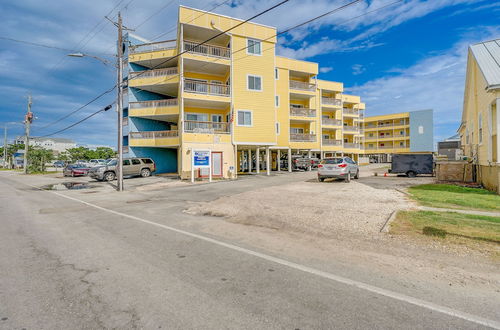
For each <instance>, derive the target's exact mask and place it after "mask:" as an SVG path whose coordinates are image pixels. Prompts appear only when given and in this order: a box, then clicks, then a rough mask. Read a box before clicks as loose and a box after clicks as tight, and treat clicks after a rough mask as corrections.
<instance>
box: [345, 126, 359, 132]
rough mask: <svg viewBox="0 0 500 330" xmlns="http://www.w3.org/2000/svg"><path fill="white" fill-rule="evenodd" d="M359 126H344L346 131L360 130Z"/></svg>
mask: <svg viewBox="0 0 500 330" xmlns="http://www.w3.org/2000/svg"><path fill="white" fill-rule="evenodd" d="M358 131H359V127H358V126H344V132H358Z"/></svg>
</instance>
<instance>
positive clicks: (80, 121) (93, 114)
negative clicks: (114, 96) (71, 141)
mask: <svg viewBox="0 0 500 330" xmlns="http://www.w3.org/2000/svg"><path fill="white" fill-rule="evenodd" d="M115 103H116V102H113V103H111V104H110V105H108V106H106V107H105V108H102V109H100V110H98V111H96V112H94V113H91V114H90V115H88V116H87V117H85V118H83V119H80V120H79V121H77V122H76V123H73V124H71V125H69V126H66V127H65V128H63V129H60V130H58V131H56V132H54V133H50V134H46V135H42V136H40V137H42V138H43V137H48V136H52V135H56V134H59V133H62V132H64V131H66V130H68V129H70V128H72V127H75V126H76V125H78V124H80V123H82V122H84V121H86V120H88V119H90V118H92V117H94V116H95V115H97V114H98V113H101V112H105V111H108V110H109V109H111V108H112V107H113V104H115Z"/></svg>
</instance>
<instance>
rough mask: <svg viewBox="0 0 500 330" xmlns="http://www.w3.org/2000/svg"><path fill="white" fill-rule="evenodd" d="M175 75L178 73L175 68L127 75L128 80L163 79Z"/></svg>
mask: <svg viewBox="0 0 500 330" xmlns="http://www.w3.org/2000/svg"><path fill="white" fill-rule="evenodd" d="M177 73H178V70H177V67H174V68H164V69H154V70H145V71H135V72H130V73H129V79H136V78H152V77H164V76H172V75H175V74H177Z"/></svg>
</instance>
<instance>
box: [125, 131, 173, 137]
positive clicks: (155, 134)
mask: <svg viewBox="0 0 500 330" xmlns="http://www.w3.org/2000/svg"><path fill="white" fill-rule="evenodd" d="M178 136H179V132H178V131H176V130H175V131H147V132H130V133H129V137H130V138H131V139H159V138H167V137H178Z"/></svg>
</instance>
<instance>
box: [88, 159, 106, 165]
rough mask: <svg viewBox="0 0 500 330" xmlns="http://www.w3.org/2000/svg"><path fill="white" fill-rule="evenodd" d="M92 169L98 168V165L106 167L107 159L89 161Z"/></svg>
mask: <svg viewBox="0 0 500 330" xmlns="http://www.w3.org/2000/svg"><path fill="white" fill-rule="evenodd" d="M88 164H89V166H90V167H94V166H98V165H106V160H105V159H91V160H89V161H88Z"/></svg>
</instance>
